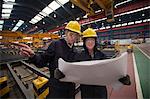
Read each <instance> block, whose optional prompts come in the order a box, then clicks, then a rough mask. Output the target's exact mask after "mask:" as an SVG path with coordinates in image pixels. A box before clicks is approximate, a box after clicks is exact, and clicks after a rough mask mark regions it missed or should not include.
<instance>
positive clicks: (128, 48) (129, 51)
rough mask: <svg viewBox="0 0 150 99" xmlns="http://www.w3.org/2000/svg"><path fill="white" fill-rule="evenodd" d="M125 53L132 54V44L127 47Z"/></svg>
mask: <svg viewBox="0 0 150 99" xmlns="http://www.w3.org/2000/svg"><path fill="white" fill-rule="evenodd" d="M127 52H128V53H131V52H133V45H132V44H130V45H128V46H127Z"/></svg>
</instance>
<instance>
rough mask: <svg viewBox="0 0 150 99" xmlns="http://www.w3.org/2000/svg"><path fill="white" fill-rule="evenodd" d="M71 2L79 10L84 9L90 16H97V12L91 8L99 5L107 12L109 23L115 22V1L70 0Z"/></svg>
mask: <svg viewBox="0 0 150 99" xmlns="http://www.w3.org/2000/svg"><path fill="white" fill-rule="evenodd" d="M70 1H71V2H72V3H73V4H75V5H76V6H78V7H79V8H81V9H83V10H84V11H85V12H86V13H87V15H89V16H92V15H94V14H95V11H94V10H93V8H92V7H91V5H92V4H95V3H97V4H98V5H99V6H100V7H101V8H102V9H104V10H105V15H106V16H107V22H112V21H114V12H113V3H114V1H113V0H70Z"/></svg>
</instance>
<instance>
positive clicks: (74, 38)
mask: <svg viewBox="0 0 150 99" xmlns="http://www.w3.org/2000/svg"><path fill="white" fill-rule="evenodd" d="M66 38H67V42H68V43H70V44H73V43H75V42H76V41H77V39H78V38H79V34H78V33H75V32H72V31H67V32H66Z"/></svg>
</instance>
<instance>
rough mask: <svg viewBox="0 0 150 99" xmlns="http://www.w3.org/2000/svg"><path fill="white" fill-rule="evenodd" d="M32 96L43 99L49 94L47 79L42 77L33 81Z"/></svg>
mask: <svg viewBox="0 0 150 99" xmlns="http://www.w3.org/2000/svg"><path fill="white" fill-rule="evenodd" d="M33 90H34V94H35V96H36V97H37V98H38V99H44V98H46V96H47V95H48V94H49V85H48V79H47V78H44V77H40V76H39V77H38V78H37V79H35V80H33Z"/></svg>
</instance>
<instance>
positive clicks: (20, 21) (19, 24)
mask: <svg viewBox="0 0 150 99" xmlns="http://www.w3.org/2000/svg"><path fill="white" fill-rule="evenodd" d="M23 23H24V21H22V20H19V21H18V23H17V24H16V26H18V27H20V26H21V25H22V24H23Z"/></svg>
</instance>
